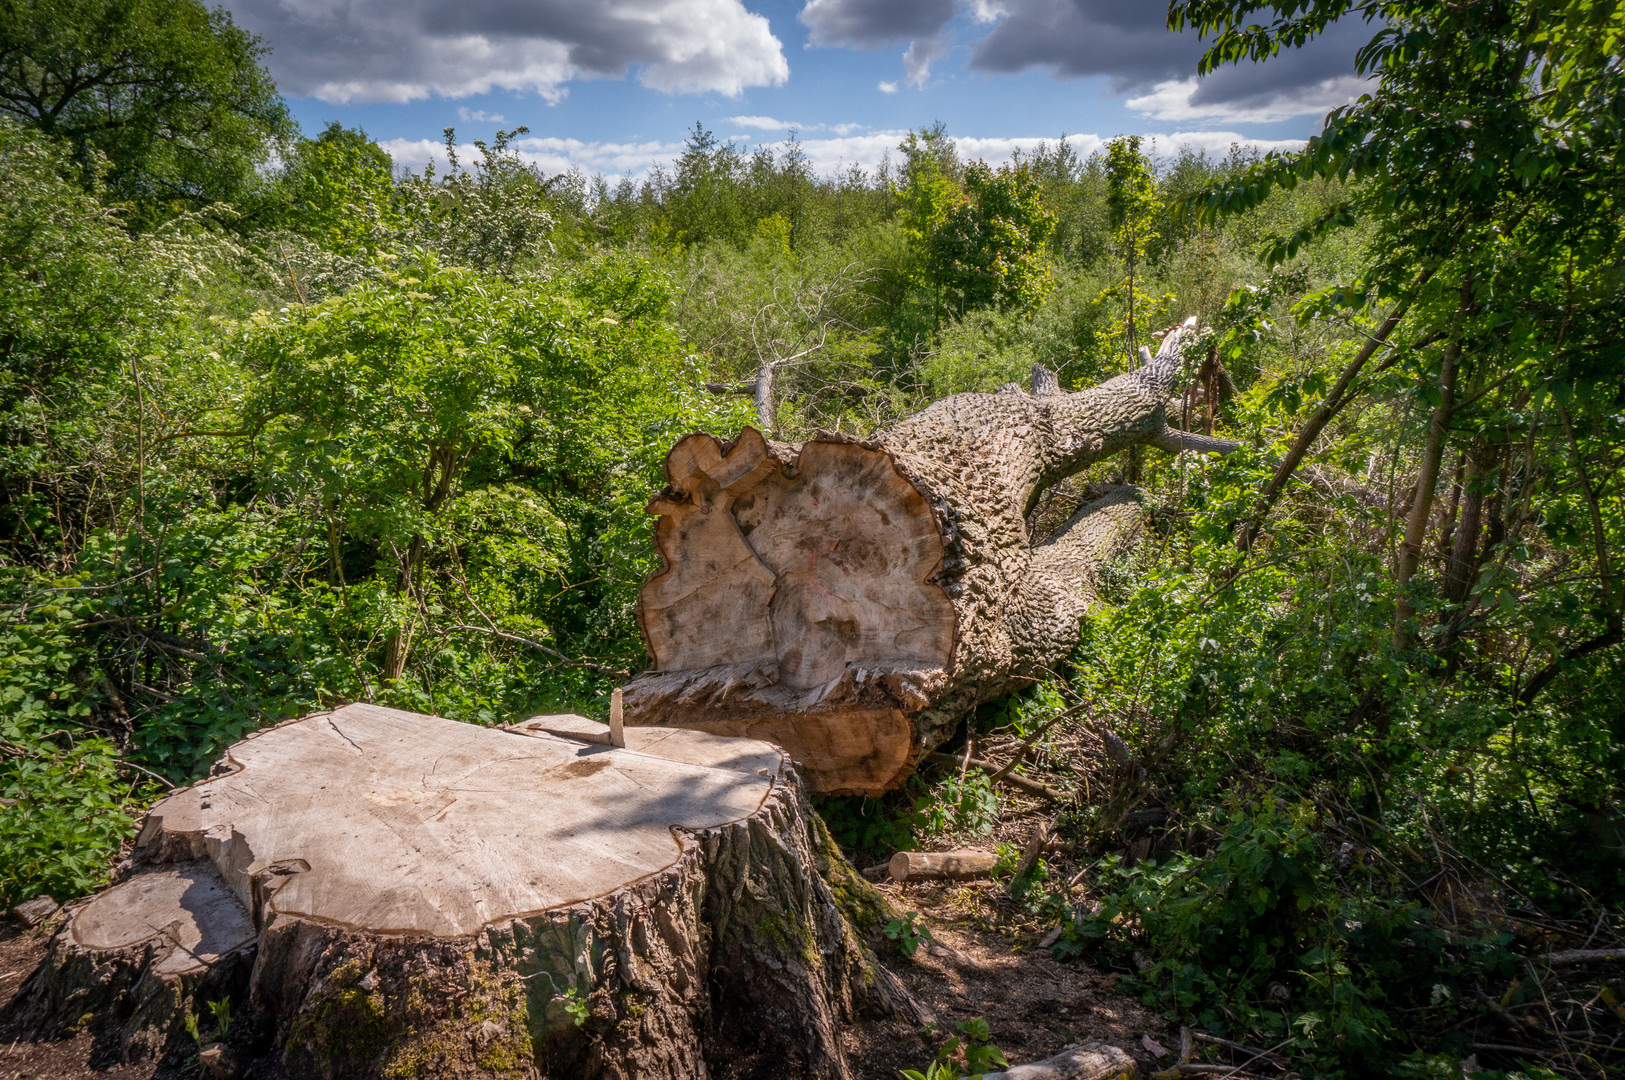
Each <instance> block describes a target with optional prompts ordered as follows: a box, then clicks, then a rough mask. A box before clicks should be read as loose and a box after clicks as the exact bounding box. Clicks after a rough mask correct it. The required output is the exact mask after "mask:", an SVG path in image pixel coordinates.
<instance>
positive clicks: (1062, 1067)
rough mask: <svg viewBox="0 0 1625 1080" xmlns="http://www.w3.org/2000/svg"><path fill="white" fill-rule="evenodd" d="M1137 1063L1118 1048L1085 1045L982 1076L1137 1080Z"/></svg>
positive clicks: (1004, 1079) (985, 1078) (1030, 1079)
mask: <svg viewBox="0 0 1625 1080" xmlns="http://www.w3.org/2000/svg"><path fill="white" fill-rule="evenodd" d="M1136 1075H1138V1068H1137V1066H1136V1065H1135V1064H1134V1059H1133V1058H1131V1057H1129V1056H1128V1054H1126V1053H1124V1052H1123V1051H1122V1050H1119V1049H1118V1048H1117V1047H1115V1046H1108V1045H1107V1044H1105V1043H1084V1044H1083V1045H1082V1046H1073V1047H1069V1048H1067V1049H1065V1050H1063V1051H1061V1052H1060V1053H1059V1054H1056V1055H1055V1056H1054V1057H1048V1058H1045V1059H1044V1060H1043V1061H1034V1062H1031V1063H1030V1064H1027V1065H1016V1066H1013V1067H1011V1068H1009V1069H1006V1070H1004V1071H1003V1072H991V1073H983V1074H982V1077H983V1080H1134V1077H1135V1076H1136Z"/></svg>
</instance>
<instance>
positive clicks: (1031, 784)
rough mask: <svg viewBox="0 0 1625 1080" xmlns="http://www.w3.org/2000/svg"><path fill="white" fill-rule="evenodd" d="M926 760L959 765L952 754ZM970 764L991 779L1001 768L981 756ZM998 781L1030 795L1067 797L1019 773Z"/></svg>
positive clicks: (971, 760)
mask: <svg viewBox="0 0 1625 1080" xmlns="http://www.w3.org/2000/svg"><path fill="white" fill-rule="evenodd" d="M925 760H927V761H929V762H931V763H932V764H933V765H952V766H954V767H955V768H958V767H959V759H958V758H956V757H954V756H953V755H952V754H937V753H931V754H927V755H925ZM968 764H970V765H972V766H974V767H975V768H978V769H981V770H982V771H983V772H985V773H987V774H988V777H989V778H990V779H991V778H992V777H993V775H994V774H995V773H997V772H998V771H999V768H1000V767H999V766H998V765H995V764H993V762H991V761H983V760H982V759H981V758H970V759H968ZM998 782H999V783H1001V784H1009V785H1010V786H1011V787H1013V788H1016V789H1017V790H1019V791H1025V792H1027V794H1029V795H1039V796H1042V797H1043V798H1046V799H1054V800H1055V801H1056V802H1061V801H1062V800H1064V799H1065V798H1066V795H1065V794H1064V793H1063V792H1059V791H1056V790H1055V789H1054V788H1052V787H1049V786H1048V785H1046V784H1040V783H1039V782H1038V781H1037V780H1029V779H1027V777H1025V776H1022V775H1020V774H1019V773H1006V774H1005V775H1004V776H1001V777H999V780H998Z"/></svg>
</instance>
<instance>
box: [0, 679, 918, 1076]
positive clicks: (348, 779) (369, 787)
mask: <svg viewBox="0 0 1625 1080" xmlns="http://www.w3.org/2000/svg"><path fill="white" fill-rule="evenodd" d="M549 729H561V730H565V731H570V730H572V729H575V730H578V731H581V732H582V733H584V734H585V733H593V734H597V733H600V732H603V729H602V727H601V726H597V725H591V724H590V722H588V721H585V720H582V719H581V718H579V717H545V718H538V720H537V721H535V722H534V723H533V724H529V725H526V724H521V725H516V726H514V727H512V728H509V729H492V728H482V727H478V726H475V725H472V724H462V723H457V722H454V721H450V720H444V719H440V718H438V717H432V716H421V715H417V714H413V713H405V712H399V711H396V710H392V709H383V708H376V707H373V706H367V705H350V706H346V707H344V708H342V709H338V710H336V711H334V712H332V713H324V714H319V715H316V716H311V717H306V718H304V719H302V720H297V721H291V722H289V723H286V724H282V725H279V726H277V727H274V728H270V729H267V730H265V731H262V732H259V733H258V734H257V735H254V736H251V737H250V738H249V739H247V740H245V741H244V742H241V743H238V744H237V745H236V746H233V747H232V748H231V749H230V750H229V751H228V752H227V755H226V758H225V760H224V761H223V762H222V763H221V765H220V766H217V767H216V769H215V771H214V773H213V774H212V775H211V777H210V778H209V779H208V780H206V781H204V782H203V783H200V784H198V785H196V786H195V787H191V788H187V789H183V790H180V791H177V792H175V793H173V794H172V795H170V796H169V797H168V798H166V799H164V800H163V801H162V802H160V803H159V804H158V805H157V806H156V807H154V809H153V810H152V812H151V814H150V815H149V816H148V818H147V821H146V823H145V825H144V827H143V829H142V831H141V835H140V838H139V839H138V841H137V844H136V848H135V853H134V856H133V858H132V860H131V861H130V863H129V864H128V865H127V867H126V869H125V871H124V872H123V874H122V875H121V878H120V880H119V881H118V883H117V884H115V885H114V886H112V887H111V888H109V889H107V890H105V891H103V892H101V893H100V894H98V895H96V896H95V897H92V898H91V899H89V900H87V901H83V902H80V903H78V904H74V905H71V906H70V907H69V908H68V909H67V913H66V918H65V920H64V922H63V925H62V927H61V928H60V929H59V931H58V932H57V934H56V936H55V937H54V938H53V939H52V941H51V943H50V946H49V948H48V951H47V955H46V957H45V959H44V961H43V962H42V963H41V965H40V967H39V968H38V969H37V970H36V971H35V973H34V974H33V975H32V976H30V978H29V979H28V981H27V983H26V984H25V985H24V987H23V988H22V990H21V991H20V992H19V995H18V998H17V999H16V1001H15V1002H14V1003H13V1006H12V1007H11V1008H12V1015H11V1016H10V1017H8V1020H10V1021H11V1022H12V1024H13V1025H15V1026H17V1027H20V1028H21V1029H22V1030H25V1031H29V1032H31V1033H32V1034H33V1036H34V1037H55V1036H59V1035H64V1034H68V1033H71V1032H74V1031H76V1030H78V1029H79V1028H81V1027H89V1028H90V1029H91V1030H92V1033H93V1035H94V1036H95V1037H96V1038H97V1040H98V1042H99V1043H100V1044H101V1051H102V1053H103V1054H104V1055H105V1056H104V1060H105V1059H108V1058H118V1057H122V1058H125V1059H130V1058H137V1057H143V1056H151V1055H154V1054H158V1053H161V1052H169V1053H177V1054H180V1053H186V1052H188V1048H190V1047H191V1046H192V1044H191V1041H190V1038H189V1037H188V1036H187V1035H186V1034H185V1032H184V1021H185V1018H186V1017H187V1015H188V1014H191V1015H195V1016H198V1017H199V1018H200V1020H201V1021H202V1023H203V1024H204V1025H208V1024H209V1022H210V1019H209V1011H208V1008H207V1006H208V1005H209V1004H211V1003H213V1002H216V1001H219V1000H221V999H226V1000H229V1001H230V1002H231V1003H232V1013H233V1015H235V1016H238V1017H247V1018H248V1020H249V1026H250V1027H251V1028H252V1029H253V1031H252V1038H251V1040H250V1041H249V1042H242V1043H238V1042H233V1043H232V1044H231V1046H230V1047H229V1051H230V1053H229V1054H228V1053H227V1052H226V1048H222V1052H221V1053H219V1054H215V1055H213V1058H212V1059H211V1060H213V1059H219V1060H216V1061H215V1065H216V1067H218V1068H222V1069H224V1068H226V1062H225V1059H226V1058H227V1057H229V1056H232V1055H236V1056H237V1057H238V1058H239V1062H240V1064H241V1066H242V1068H243V1069H244V1070H247V1071H250V1072H254V1073H255V1074H256V1075H259V1074H267V1075H270V1074H274V1075H279V1076H288V1077H291V1078H302V1077H322V1078H324V1080H334V1078H340V1077H342V1078H345V1080H349V1078H359V1080H368V1078H382V1077H397V1076H400V1077H404V1076H413V1077H450V1076H455V1077H458V1078H464V1077H476V1076H479V1077H498V1076H500V1077H506V1078H527V1080H537V1078H540V1077H543V1076H552V1077H582V1078H597V1077H614V1078H616V1080H623V1078H624V1080H635V1078H648V1080H703V1078H705V1077H706V1076H708V1075H710V1072H709V1070H710V1069H711V1068H713V1067H714V1065H713V1066H708V1065H707V1062H712V1063H720V1062H723V1061H727V1062H730V1063H743V1062H750V1061H753V1060H771V1061H774V1062H776V1063H777V1069H778V1071H779V1072H780V1073H782V1075H785V1076H796V1077H812V1078H817V1080H846V1078H848V1077H849V1076H850V1071H849V1069H848V1066H847V1063H846V1059H845V1053H844V1050H843V1046H842V1041H841V1027H842V1025H843V1024H844V1023H846V1022H847V1021H849V1020H851V1019H852V1018H853V1017H854V1016H856V1015H857V1014H859V1013H860V1012H862V1013H869V1014H878V1015H902V1016H903V1017H904V1018H905V1019H907V1020H909V1021H917V1020H918V1016H919V1014H918V1010H917V1006H915V1005H914V1004H913V1003H912V999H911V998H910V997H909V996H908V994H907V991H906V990H904V989H903V988H902V987H901V984H900V983H898V982H897V981H896V979H895V977H894V976H891V975H890V974H889V973H888V972H886V971H885V969H883V968H881V967H879V966H878V965H875V964H873V962H872V957H871V954H869V952H868V951H867V949H866V947H865V946H864V944H863V943H862V941H861V940H860V938H859V937H858V935H857V934H856V933H855V932H854V929H853V926H852V924H851V922H849V920H848V919H847V917H846V916H845V915H844V914H843V912H844V911H859V912H864V914H863V916H862V917H863V918H865V919H866V920H867V921H868V922H871V923H872V922H874V921H876V920H877V919H880V918H883V917H884V915H885V914H886V909H885V907H884V901H883V900H880V899H879V898H878V894H875V893H874V891H873V890H872V889H871V888H870V887H869V886H868V885H867V884H866V883H864V882H863V880H862V879H861V878H860V877H858V875H857V873H856V872H855V871H853V870H852V868H851V867H850V866H849V865H847V864H846V863H845V861H844V859H842V858H841V855H840V852H839V849H837V848H836V847H835V846H834V844H833V842H832V841H830V839H829V837H828V834H827V832H826V831H824V830H823V829H822V827H821V823H819V822H818V819H817V817H816V816H815V815H813V814H812V813H811V811H810V810H809V808H808V806H807V802H806V797H805V795H804V793H803V790H802V788H801V785H800V783H799V781H798V780H797V778H796V775H795V773H794V771H793V770H792V769H791V767H790V764H789V761H788V759H787V758H786V757H785V755H784V754H783V752H782V751H780V750H778V749H776V748H774V747H771V746H768V745H766V744H764V743H760V742H755V741H752V740H746V739H729V738H722V737H718V736H714V735H707V734H704V733H701V732H694V731H685V730H682V729H676V728H661V729H653V728H648V729H628V730H627V731H626V732H625V734H626V741H627V743H628V746H627V747H626V748H624V749H623V748H618V747H613V746H609V745H605V744H604V743H602V742H597V741H592V742H589V741H584V740H581V739H577V738H564V737H560V736H557V735H553V734H548V730H549ZM832 882H833V883H835V884H834V887H833V888H832V885H831V883H832ZM19 1021H20V1023H19ZM233 1031H234V1033H235V1032H237V1028H234V1029H233ZM238 1037H240V1038H241V1037H244V1036H241V1034H240V1033H238ZM245 1051H251V1056H250V1057H248V1058H245V1057H243V1054H244V1053H245Z"/></svg>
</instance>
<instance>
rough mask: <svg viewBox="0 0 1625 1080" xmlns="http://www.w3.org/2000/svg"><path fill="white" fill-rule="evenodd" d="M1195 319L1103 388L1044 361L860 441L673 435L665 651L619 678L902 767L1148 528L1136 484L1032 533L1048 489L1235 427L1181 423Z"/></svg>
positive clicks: (805, 752) (644, 614) (730, 728)
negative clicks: (1039, 538) (1023, 374)
mask: <svg viewBox="0 0 1625 1080" xmlns="http://www.w3.org/2000/svg"><path fill="white" fill-rule="evenodd" d="M1194 329H1195V322H1194V320H1187V321H1186V323H1185V324H1184V325H1182V326H1180V327H1177V328H1174V329H1172V330H1170V331H1169V332H1168V333H1167V334H1166V335H1165V336H1164V338H1163V342H1162V347H1161V349H1160V350H1159V352H1158V355H1157V356H1156V357H1155V358H1151V357H1150V356H1149V355H1148V356H1147V357H1146V360H1147V363H1146V365H1145V366H1144V367H1140V368H1137V369H1135V370H1134V371H1131V372H1129V373H1127V374H1124V375H1121V376H1118V377H1117V378H1115V379H1111V380H1109V381H1107V382H1105V383H1103V384H1101V385H1099V386H1096V387H1093V388H1090V389H1088V390H1085V391H1081V392H1078V393H1066V392H1063V391H1062V390H1061V389H1060V386H1059V382H1058V380H1057V379H1056V377H1055V375H1054V373H1052V372H1050V371H1048V370H1047V369H1045V368H1043V367H1041V366H1040V367H1035V368H1034V370H1033V382H1032V391H1031V392H1030V393H1029V392H1028V391H1027V390H1026V389H1025V388H1023V387H1021V386H1019V385H1017V384H1014V383H1012V384H1010V385H1008V386H1006V387H1005V388H1004V389H1002V390H1001V391H1000V392H999V393H997V394H960V395H956V396H954V397H951V398H947V399H945V400H943V401H939V402H937V403H935V404H934V405H932V406H930V407H929V408H927V409H925V410H923V411H922V412H920V413H918V414H916V415H915V416H913V417H911V418H909V419H908V420H906V421H904V422H902V423H901V424H898V425H896V426H895V427H892V428H890V429H888V430H886V431H884V432H881V433H880V434H878V435H876V436H875V437H874V438H873V439H871V440H867V441H858V440H854V439H851V438H847V437H844V436H839V435H830V434H827V433H824V434H820V435H819V436H818V437H816V438H814V439H812V440H810V441H808V442H807V443H804V444H802V445H801V446H799V447H794V446H787V445H784V444H781V443H775V442H769V441H768V440H766V439H764V438H763V437H762V436H761V435H760V434H759V433H758V432H757V431H755V430H753V429H750V428H746V429H745V430H744V431H743V432H741V434H740V436H739V438H738V439H737V440H735V441H733V442H731V443H725V442H720V441H718V440H717V439H716V438H714V437H712V436H710V435H706V434H696V435H690V436H688V437H686V438H684V439H683V440H681V441H680V442H678V443H677V445H676V446H674V447H673V448H672V450H671V453H670V454H669V455H668V456H667V460H666V475H667V479H668V481H669V486H668V487H667V489H666V490H665V491H664V492H663V493H662V494H661V495H659V496H658V497H657V498H655V499H654V500H653V501H652V502H651V503H650V504H649V510H650V512H651V513H655V514H658V515H659V517H660V520H659V523H658V524H657V526H656V529H655V539H656V545H657V547H658V549H659V553H660V558H661V569H660V571H659V572H658V573H656V574H655V575H654V576H653V577H652V578H651V579H650V580H649V582H648V583H647V584H646V585H645V587H644V589H643V591H642V593H641V595H640V597H639V606H638V613H639V619H640V623H641V625H642V627H643V632H644V638H645V641H646V643H647V646H648V650H649V655H650V657H651V658H652V661H653V663H652V665H651V667H650V669H649V670H648V671H647V672H645V673H643V674H642V675H639V676H638V677H636V678H635V679H633V680H632V681H631V682H630V683H629V684H628V685H627V687H626V710H627V713H626V716H627V721H628V722H629V723H632V724H641V725H650V724H655V725H677V726H692V727H698V728H701V729H703V730H707V731H714V732H719V733H727V734H734V735H748V736H750V737H754V738H762V739H767V740H769V741H772V742H775V743H777V744H779V745H782V746H785V747H786V748H788V749H789V750H790V752H791V753H792V755H794V756H795V758H796V760H798V761H800V762H802V763H803V764H804V766H805V774H806V778H807V781H808V783H809V784H810V785H811V786H812V787H813V788H814V789H815V790H818V791H822V792H829V793H837V792H838V793H849V794H864V795H874V794H879V793H881V792H883V791H886V790H888V789H890V788H893V787H895V786H896V785H897V784H899V783H901V782H902V781H903V780H904V779H905V778H906V777H907V775H908V774H909V772H910V771H911V770H912V769H913V768H914V766H915V765H916V764H918V762H919V761H920V760H921V759H922V758H923V757H924V756H925V755H926V754H927V753H929V752H930V751H931V750H933V749H934V748H935V747H937V746H938V745H940V744H941V743H942V742H943V741H944V740H945V739H946V738H947V737H948V736H949V735H950V734H951V732H952V731H953V728H954V726H955V725H956V723H957V721H958V720H959V718H960V717H962V716H963V715H964V714H965V713H966V712H967V711H969V710H970V709H972V708H974V707H975V706H977V705H978V704H981V703H982V702H986V701H990V700H992V699H994V698H996V697H999V696H1001V695H1003V694H1005V693H1008V692H1009V691H1010V690H1011V689H1012V688H1014V687H1016V686H1019V685H1023V684H1026V683H1029V682H1030V681H1031V680H1032V679H1034V678H1039V677H1042V675H1043V674H1044V673H1045V672H1047V671H1049V670H1051V669H1052V668H1053V666H1054V665H1055V664H1056V663H1058V662H1060V661H1061V660H1062V659H1063V658H1064V657H1065V656H1066V655H1067V653H1068V652H1069V651H1070V650H1071V649H1072V648H1073V647H1074V646H1075V645H1076V644H1077V634H1078V626H1079V622H1080V620H1081V619H1082V618H1083V617H1084V614H1085V612H1086V611H1087V609H1088V607H1089V606H1090V605H1091V604H1092V603H1093V601H1094V597H1095V593H1094V577H1095V575H1096V573H1097V572H1098V570H1099V568H1100V566H1101V564H1102V563H1103V562H1104V561H1105V559H1106V557H1107V556H1108V555H1110V554H1111V553H1112V552H1114V551H1115V550H1117V549H1118V548H1119V547H1120V546H1121V542H1122V541H1123V540H1124V539H1125V538H1128V537H1131V536H1132V535H1134V533H1135V528H1134V526H1135V525H1136V524H1137V522H1138V520H1139V515H1140V509H1139V506H1138V501H1137V495H1135V494H1134V493H1123V492H1120V493H1118V494H1117V495H1115V496H1113V497H1110V498H1108V499H1104V500H1100V501H1098V502H1097V503H1096V504H1091V505H1090V506H1088V507H1086V508H1085V509H1084V510H1083V511H1081V512H1080V515H1079V516H1078V517H1077V518H1075V519H1074V520H1073V521H1072V522H1070V523H1069V524H1068V526H1067V527H1066V528H1065V529H1064V530H1063V531H1062V535H1061V536H1059V537H1056V538H1053V539H1051V540H1049V541H1046V542H1044V543H1041V544H1036V545H1035V544H1034V538H1033V537H1031V536H1029V535H1028V533H1027V523H1026V519H1027V517H1028V514H1029V513H1030V511H1031V509H1032V507H1033V506H1034V505H1035V500H1036V498H1037V496H1038V493H1039V492H1041V491H1042V490H1043V489H1044V488H1045V487H1047V486H1049V485H1051V484H1054V483H1055V482H1056V481H1058V480H1060V479H1062V478H1063V477H1066V476H1070V475H1072V474H1074V473H1076V472H1077V471H1078V470H1080V469H1082V468H1084V467H1085V466H1087V465H1088V464H1089V463H1091V462H1093V461H1096V460H1099V459H1100V458H1101V457H1102V456H1104V455H1107V454H1110V453H1115V452H1116V451H1118V450H1122V449H1125V448H1128V447H1132V446H1138V445H1143V444H1147V443H1150V444H1153V445H1160V446H1165V447H1167V448H1170V449H1190V450H1202V451H1214V452H1223V451H1225V450H1227V449H1229V448H1231V447H1232V446H1233V445H1234V444H1231V443H1228V442H1225V441H1224V440H1218V439H1212V438H1208V437H1205V436H1197V435H1191V434H1189V433H1184V432H1173V431H1171V429H1170V428H1169V426H1168V422H1167V415H1166V412H1167V401H1168V395H1169V393H1170V392H1171V390H1172V388H1173V386H1174V384H1175V383H1176V382H1177V381H1178V379H1179V376H1180V373H1181V371H1182V370H1183V365H1182V356H1181V348H1182V344H1181V343H1182V342H1183V341H1184V340H1186V339H1187V338H1188V337H1189V335H1190V333H1191V332H1193V331H1194Z"/></svg>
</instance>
